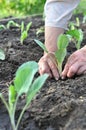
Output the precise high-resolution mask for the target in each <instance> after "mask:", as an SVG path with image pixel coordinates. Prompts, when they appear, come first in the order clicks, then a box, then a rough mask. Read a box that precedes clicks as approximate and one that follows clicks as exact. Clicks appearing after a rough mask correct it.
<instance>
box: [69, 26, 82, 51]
mask: <svg viewBox="0 0 86 130" xmlns="http://www.w3.org/2000/svg"><path fill="white" fill-rule="evenodd" d="M67 34H68V35H71V36H72V38H74V39H75V40H76V43H75V46H76V48H77V49H80V45H81V42H82V41H83V31H82V30H81V29H74V30H69V31H67Z"/></svg>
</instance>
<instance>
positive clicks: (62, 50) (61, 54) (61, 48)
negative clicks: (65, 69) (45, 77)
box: [35, 34, 69, 75]
mask: <svg viewBox="0 0 86 130" xmlns="http://www.w3.org/2000/svg"><path fill="white" fill-rule="evenodd" d="M35 42H36V43H37V44H38V45H39V46H40V47H41V48H42V49H43V50H44V51H45V52H46V53H48V50H47V49H46V47H45V45H44V44H43V43H42V42H40V41H39V40H35ZM68 43H69V38H68V37H67V36H66V35H65V34H61V35H60V36H59V37H58V41H57V48H58V49H57V51H56V52H55V58H56V62H55V61H54V60H53V59H52V57H51V60H52V61H53V62H54V63H55V65H56V66H57V68H58V70H59V74H60V75H61V72H62V64H63V61H64V58H65V56H66V53H67V46H68Z"/></svg>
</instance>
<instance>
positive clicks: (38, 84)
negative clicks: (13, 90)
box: [27, 74, 48, 104]
mask: <svg viewBox="0 0 86 130" xmlns="http://www.w3.org/2000/svg"><path fill="white" fill-rule="evenodd" d="M47 78H48V74H44V75H41V76H39V77H38V78H37V79H36V80H35V81H34V82H33V84H32V85H31V88H30V89H29V91H28V93H27V103H28V104H29V103H30V102H31V100H32V99H33V98H34V96H35V95H36V93H37V92H38V91H39V89H40V88H41V87H42V86H43V84H44V83H45V81H46V79H47Z"/></svg>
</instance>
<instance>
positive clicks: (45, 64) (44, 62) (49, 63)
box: [38, 53, 59, 80]
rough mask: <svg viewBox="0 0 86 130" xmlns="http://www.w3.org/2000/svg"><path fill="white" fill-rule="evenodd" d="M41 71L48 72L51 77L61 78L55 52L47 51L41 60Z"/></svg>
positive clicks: (41, 72) (42, 72)
mask: <svg viewBox="0 0 86 130" xmlns="http://www.w3.org/2000/svg"><path fill="white" fill-rule="evenodd" d="M38 64H39V73H40V75H42V74H44V73H47V74H49V77H50V78H52V77H54V78H55V79H56V80H58V79H59V73H58V69H57V66H56V65H57V63H56V59H55V56H54V54H53V53H46V54H44V56H43V57H41V59H40V60H39V63H38Z"/></svg>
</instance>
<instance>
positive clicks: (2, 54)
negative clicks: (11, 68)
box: [0, 49, 5, 60]
mask: <svg viewBox="0 0 86 130" xmlns="http://www.w3.org/2000/svg"><path fill="white" fill-rule="evenodd" d="M0 60H5V53H4V51H3V50H2V49H0Z"/></svg>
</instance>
